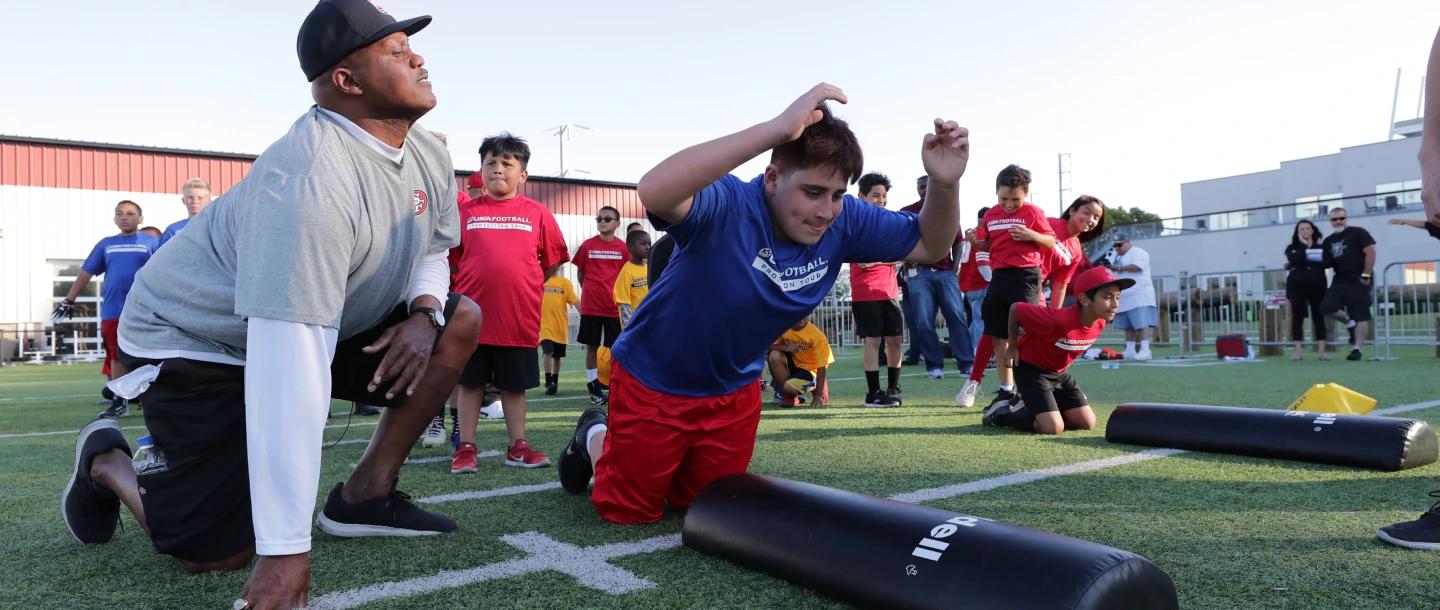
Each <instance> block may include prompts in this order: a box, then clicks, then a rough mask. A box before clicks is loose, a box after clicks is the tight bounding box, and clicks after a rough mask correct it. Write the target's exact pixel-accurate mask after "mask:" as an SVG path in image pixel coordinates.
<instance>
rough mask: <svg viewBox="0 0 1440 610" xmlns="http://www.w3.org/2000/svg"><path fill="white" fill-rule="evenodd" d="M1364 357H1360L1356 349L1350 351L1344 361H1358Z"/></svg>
mask: <svg viewBox="0 0 1440 610" xmlns="http://www.w3.org/2000/svg"><path fill="white" fill-rule="evenodd" d="M1364 357H1365V356H1362V355H1360V350H1358V349H1352V350H1350V355H1349V356H1346V357H1345V359H1346V360H1359V359H1361V358H1364Z"/></svg>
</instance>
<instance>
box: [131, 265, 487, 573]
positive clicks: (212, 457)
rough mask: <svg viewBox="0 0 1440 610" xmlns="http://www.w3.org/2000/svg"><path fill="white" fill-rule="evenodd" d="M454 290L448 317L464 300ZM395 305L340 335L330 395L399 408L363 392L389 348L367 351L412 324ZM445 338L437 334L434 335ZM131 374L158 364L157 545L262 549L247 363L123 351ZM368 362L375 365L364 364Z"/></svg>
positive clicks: (152, 414)
mask: <svg viewBox="0 0 1440 610" xmlns="http://www.w3.org/2000/svg"><path fill="white" fill-rule="evenodd" d="M460 298H463V297H461V296H460V295H458V294H454V293H452V294H451V295H450V298H449V300H448V301H447V302H446V304H445V315H446V317H450V315H451V314H452V313H453V312H454V310H455V305H456V304H457V303H458V302H459V299H460ZM408 317H409V314H408V313H407V312H406V308H405V307H404V306H403V305H402V306H398V307H396V308H395V311H393V312H391V314H390V316H389V317H387V318H385V320H384V321H383V322H381V323H380V325H379V326H376V327H375V328H372V329H370V330H368V331H365V332H363V333H360V334H359V335H356V336H354V337H350V338H349V339H346V340H344V341H341V342H340V343H338V344H337V345H336V346H335V360H334V361H333V362H332V363H331V366H330V379H331V396H332V397H334V398H337V399H341V400H353V401H357V402H362V403H365V404H372V405H380V406H399V403H400V401H401V400H403V398H402V397H399V396H397V397H396V398H395V399H392V400H386V399H385V395H384V388H382V389H381V391H380V392H379V393H372V392H369V391H367V390H366V389H365V386H366V385H368V384H369V383H370V379H371V377H373V376H374V374H375V367H376V366H377V365H379V364H380V359H381V358H383V357H384V354H366V353H364V352H362V351H361V348H363V347H365V346H366V345H369V344H370V343H373V342H374V341H375V340H376V339H378V338H379V337H380V334H381V333H383V332H385V329H386V328H388V327H390V326H394V325H396V324H399V323H400V322H403V321H405V319H406V318H408ZM436 340H437V341H438V340H439V337H436ZM121 358H123V359H124V361H125V363H126V365H127V366H129V367H130V368H131V369H132V370H134V369H135V368H139V367H141V366H144V365H146V364H157V363H158V364H161V366H160V375H159V376H158V377H156V379H155V381H154V382H152V383H151V384H150V387H149V389H147V390H146V391H145V394H144V397H145V410H144V412H143V414H144V416H145V427H146V428H149V430H150V436H151V437H153V438H154V440H155V447H156V449H159V450H160V451H161V452H163V453H164V454H165V460H166V466H167V468H166V469H165V470H163V471H160V472H155V473H150V474H145V475H141V476H139V477H137V482H138V483H139V485H140V489H141V493H140V501H141V504H142V505H143V506H144V507H145V518H146V521H147V522H148V524H149V526H150V541H151V543H152V544H153V545H154V546H155V550H156V551H158V552H160V553H163V554H166V555H171V556H173V557H175V558H177V559H180V560H182V561H188V562H191V563H208V562H212V561H219V560H221V559H225V558H228V557H231V556H233V555H236V554H238V553H240V552H241V551H244V550H246V549H250V548H253V547H254V546H255V530H254V527H253V525H252V521H251V518H250V471H249V470H248V461H247V458H246V449H245V367H241V366H235V365H229V364H216V363H213V362H203V361H199V360H189V359H186V358H169V359H166V360H164V361H163V362H161V361H156V360H147V359H143V358H135V357H132V356H130V355H128V354H124V353H121ZM367 367H368V368H367Z"/></svg>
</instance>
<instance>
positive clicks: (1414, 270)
mask: <svg viewBox="0 0 1440 610" xmlns="http://www.w3.org/2000/svg"><path fill="white" fill-rule="evenodd" d="M1403 268H1404V270H1405V284H1406V285H1407V286H1408V285H1413V284H1434V283H1435V263H1407V264H1405V265H1404V267H1403Z"/></svg>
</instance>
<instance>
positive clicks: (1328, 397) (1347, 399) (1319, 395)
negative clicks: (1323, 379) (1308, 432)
mask: <svg viewBox="0 0 1440 610" xmlns="http://www.w3.org/2000/svg"><path fill="white" fill-rule="evenodd" d="M1374 408H1375V399H1374V398H1371V397H1369V396H1366V395H1364V394H1361V393H1359V392H1356V391H1355V390H1352V389H1350V388H1347V387H1345V386H1343V385H1340V384H1338V383H1317V384H1315V385H1314V386H1311V387H1310V389H1309V390H1307V391H1306V392H1305V393H1304V394H1303V395H1301V396H1300V399H1299V400H1297V401H1295V402H1294V403H1292V404H1291V405H1290V410H1291V411H1316V412H1319V413H1343V414H1346V415H1364V414H1366V413H1369V412H1370V410H1371V409H1374Z"/></svg>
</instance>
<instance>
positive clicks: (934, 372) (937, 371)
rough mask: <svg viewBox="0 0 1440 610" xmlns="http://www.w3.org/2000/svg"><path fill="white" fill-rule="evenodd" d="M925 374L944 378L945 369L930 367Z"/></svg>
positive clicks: (934, 377) (932, 377)
mask: <svg viewBox="0 0 1440 610" xmlns="http://www.w3.org/2000/svg"><path fill="white" fill-rule="evenodd" d="M925 376H927V377H929V378H931V379H944V378H945V369H930V370H929V371H926V372H925Z"/></svg>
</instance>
